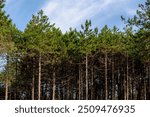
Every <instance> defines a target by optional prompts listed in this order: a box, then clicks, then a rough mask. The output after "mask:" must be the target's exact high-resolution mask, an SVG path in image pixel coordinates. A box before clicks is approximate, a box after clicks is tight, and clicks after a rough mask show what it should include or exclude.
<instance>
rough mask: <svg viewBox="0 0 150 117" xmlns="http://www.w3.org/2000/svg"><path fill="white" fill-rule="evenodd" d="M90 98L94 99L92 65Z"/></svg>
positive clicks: (92, 70) (92, 69)
mask: <svg viewBox="0 0 150 117" xmlns="http://www.w3.org/2000/svg"><path fill="white" fill-rule="evenodd" d="M91 72H92V73H91V75H92V76H91V100H93V99H94V68H93V65H92V67H91Z"/></svg>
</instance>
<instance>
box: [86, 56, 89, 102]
mask: <svg viewBox="0 0 150 117" xmlns="http://www.w3.org/2000/svg"><path fill="white" fill-rule="evenodd" d="M88 90H89V88H88V55H87V54H86V100H88Z"/></svg>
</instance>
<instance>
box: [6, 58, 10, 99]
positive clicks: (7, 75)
mask: <svg viewBox="0 0 150 117" xmlns="http://www.w3.org/2000/svg"><path fill="white" fill-rule="evenodd" d="M6 57H7V58H6V60H7V69H6V70H7V73H6V79H5V100H8V79H9V67H10V65H9V56H6Z"/></svg>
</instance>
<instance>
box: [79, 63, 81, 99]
mask: <svg viewBox="0 0 150 117" xmlns="http://www.w3.org/2000/svg"><path fill="white" fill-rule="evenodd" d="M81 77H82V76H81V64H80V63H79V100H81V83H82V82H81Z"/></svg>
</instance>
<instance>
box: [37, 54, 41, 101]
mask: <svg viewBox="0 0 150 117" xmlns="http://www.w3.org/2000/svg"><path fill="white" fill-rule="evenodd" d="M40 99H41V53H40V54H39V77H38V100H40Z"/></svg>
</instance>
